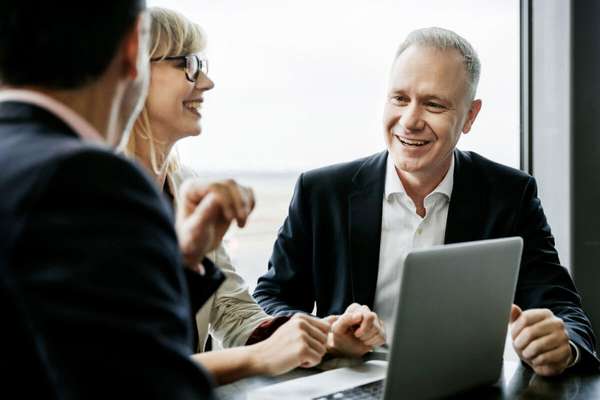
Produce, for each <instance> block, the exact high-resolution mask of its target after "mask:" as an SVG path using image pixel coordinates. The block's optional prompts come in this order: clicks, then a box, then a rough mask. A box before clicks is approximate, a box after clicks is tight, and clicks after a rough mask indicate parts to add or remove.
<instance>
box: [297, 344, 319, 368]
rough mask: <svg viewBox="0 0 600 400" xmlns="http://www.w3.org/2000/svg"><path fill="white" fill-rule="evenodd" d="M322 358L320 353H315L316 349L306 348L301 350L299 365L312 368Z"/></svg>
mask: <svg viewBox="0 0 600 400" xmlns="http://www.w3.org/2000/svg"><path fill="white" fill-rule="evenodd" d="M322 358H323V356H322V354H320V353H317V352H316V351H314V350H312V349H309V348H307V349H305V350H304V351H303V352H302V355H301V358H300V360H301V362H300V367H302V368H312V367H314V366H315V365H318V364H319V363H320V362H321V359H322Z"/></svg>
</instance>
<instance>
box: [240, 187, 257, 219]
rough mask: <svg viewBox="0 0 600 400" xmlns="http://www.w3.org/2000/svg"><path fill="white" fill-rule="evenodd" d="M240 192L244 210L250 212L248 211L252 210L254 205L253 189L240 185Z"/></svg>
mask: <svg viewBox="0 0 600 400" xmlns="http://www.w3.org/2000/svg"><path fill="white" fill-rule="evenodd" d="M240 194H241V195H242V199H243V200H244V204H245V206H246V211H247V213H248V214H250V212H252V210H254V207H256V200H255V197H254V190H252V188H249V187H245V186H240Z"/></svg>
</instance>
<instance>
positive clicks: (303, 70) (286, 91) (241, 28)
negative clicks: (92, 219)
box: [148, 0, 519, 173]
mask: <svg viewBox="0 0 600 400" xmlns="http://www.w3.org/2000/svg"><path fill="white" fill-rule="evenodd" d="M148 6H161V7H168V8H172V9H175V10H178V11H180V12H182V13H184V14H185V15H186V16H187V17H188V18H190V19H191V20H193V21H194V22H196V23H198V24H200V25H201V26H202V27H203V29H204V30H205V31H206V33H207V35H208V48H207V55H208V58H209V60H210V61H209V66H210V72H209V76H210V77H211V78H212V79H213V80H214V81H215V85H216V86H215V89H213V90H212V91H210V92H208V93H207V94H206V95H205V102H204V105H203V110H202V114H203V119H202V124H203V133H202V135H201V136H200V137H197V138H190V139H185V140H184V141H182V142H181V143H180V144H179V146H178V148H179V152H180V155H181V157H182V159H183V162H184V163H186V164H189V165H190V166H192V167H194V168H195V169H198V170H199V171H203V172H206V173H211V172H219V171H238V172H284V171H301V170H306V169H309V168H314V167H318V166H323V165H327V164H331V163H336V162H341V161H347V160H352V159H355V158H358V157H362V156H366V155H369V154H372V153H374V152H377V151H380V150H383V149H384V148H385V144H384V141H383V133H382V127H381V115H382V110H383V102H384V96H385V90H386V84H387V79H388V72H389V68H390V65H391V62H392V58H393V55H394V52H395V50H396V48H397V46H398V45H399V44H400V42H401V41H402V40H403V39H404V37H405V36H406V34H408V33H409V32H410V31H411V30H413V29H416V28H421V27H426V26H441V27H444V28H448V29H452V30H454V31H456V32H457V33H459V34H460V35H462V36H464V37H465V38H467V39H468V40H469V41H470V42H471V43H472V44H473V46H474V47H475V49H476V50H477V51H478V53H479V56H480V59H481V62H482V74H481V80H480V85H479V92H478V97H479V98H481V99H482V100H483V108H482V111H481V113H480V115H479V117H478V120H477V121H476V123H475V126H474V128H473V130H472V131H471V133H469V134H468V135H466V136H463V138H462V139H461V142H459V147H460V148H461V149H465V150H474V151H477V152H479V153H481V154H483V155H484V156H486V157H488V158H491V159H493V160H495V161H498V162H502V163H505V164H508V165H511V166H514V167H518V164H519V152H518V149H519V1H518V0H503V1H481V0H453V1H448V0H429V1H426V2H425V1H406V0H403V1H400V0H378V1H366V0H363V1H358V0H327V1H325V0H295V1H293V0H253V1H243V0H150V1H148Z"/></svg>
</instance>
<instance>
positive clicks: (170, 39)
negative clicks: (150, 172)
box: [122, 7, 206, 174]
mask: <svg viewBox="0 0 600 400" xmlns="http://www.w3.org/2000/svg"><path fill="white" fill-rule="evenodd" d="M148 14H149V15H150V21H151V23H150V46H149V47H150V59H151V60H156V59H162V58H164V57H169V56H181V55H186V54H194V53H200V52H201V51H202V50H204V48H205V47H206V35H205V33H204V31H203V30H202V28H201V27H200V26H199V25H198V24H195V23H193V22H192V21H190V20H189V19H188V18H186V17H185V16H184V15H182V14H181V13H178V12H177V11H174V10H169V9H166V8H161V7H150V8H148ZM136 140H146V141H149V144H150V163H151V165H152V168H153V169H154V172H156V173H157V174H158V173H159V172H160V171H158V162H159V160H158V158H159V157H160V158H163V157H167V156H169V155H167V154H160V155H159V154H157V150H156V149H157V147H162V146H160V144H161V143H159V142H158V140H157V139H156V138H155V136H154V135H153V133H152V127H151V125H150V117H149V115H148V109H147V107H144V109H143V110H142V112H141V113H140V115H139V116H138V118H137V120H136V122H135V124H134V126H133V131H132V134H131V135H129V141H128V142H127V143H126V145H125V147H124V148H123V149H122V150H123V152H124V153H125V154H127V155H128V156H130V157H135V156H136V154H135V143H136ZM156 144H159V146H156ZM163 160H164V159H162V160H161V161H163ZM178 169H179V162H178V159H177V154H176V152H175V151H173V152H172V154H171V155H170V157H169V161H168V165H167V171H168V172H171V173H172V172H175V171H177V170H178Z"/></svg>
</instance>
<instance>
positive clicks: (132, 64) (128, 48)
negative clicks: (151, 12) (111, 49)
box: [121, 12, 149, 80]
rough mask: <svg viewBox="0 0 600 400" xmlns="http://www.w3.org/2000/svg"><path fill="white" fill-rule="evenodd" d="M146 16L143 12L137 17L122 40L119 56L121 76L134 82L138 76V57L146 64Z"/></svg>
mask: <svg viewBox="0 0 600 400" xmlns="http://www.w3.org/2000/svg"><path fill="white" fill-rule="evenodd" d="M147 19H148V16H147V15H146V13H145V12H143V13H141V14H140V15H138V17H137V19H136V21H135V24H134V27H133V29H131V30H130V31H129V32H128V33H127V34H126V35H125V37H124V38H123V43H122V46H121V54H122V55H123V76H126V77H127V78H129V79H131V80H135V79H136V78H137V77H138V75H139V74H140V71H139V68H140V64H139V61H140V57H143V60H144V62H148V60H147V57H148V55H147V53H148V43H147V42H148V40H149V37H148V21H147Z"/></svg>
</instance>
